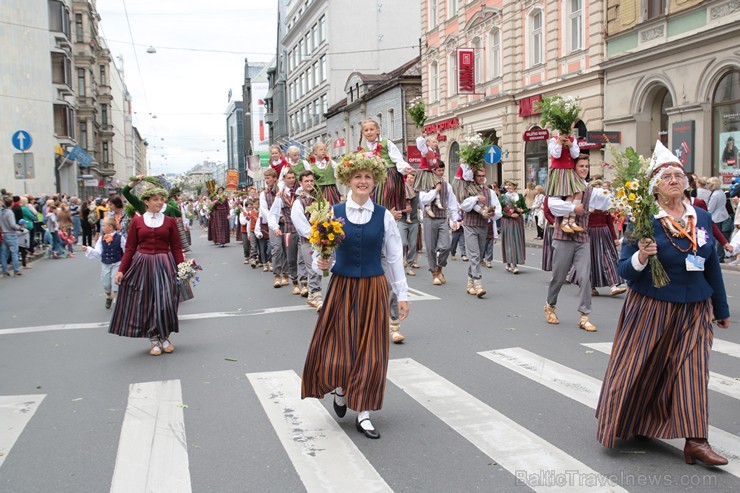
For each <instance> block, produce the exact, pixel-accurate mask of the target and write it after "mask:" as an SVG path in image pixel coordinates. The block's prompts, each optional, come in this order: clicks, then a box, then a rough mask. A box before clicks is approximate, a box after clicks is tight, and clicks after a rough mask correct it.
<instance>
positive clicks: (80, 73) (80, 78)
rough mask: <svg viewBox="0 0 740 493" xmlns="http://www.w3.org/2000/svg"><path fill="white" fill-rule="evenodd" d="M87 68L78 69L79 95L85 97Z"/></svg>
mask: <svg viewBox="0 0 740 493" xmlns="http://www.w3.org/2000/svg"><path fill="white" fill-rule="evenodd" d="M85 94H86V93H85V69H84V68H78V69H77V95H78V96H82V97H85Z"/></svg>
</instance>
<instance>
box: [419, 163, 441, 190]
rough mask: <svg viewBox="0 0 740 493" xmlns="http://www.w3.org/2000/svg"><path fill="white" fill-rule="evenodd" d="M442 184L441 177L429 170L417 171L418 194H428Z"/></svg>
mask: <svg viewBox="0 0 740 493" xmlns="http://www.w3.org/2000/svg"><path fill="white" fill-rule="evenodd" d="M439 182H440V179H439V177H437V175H435V174H434V173H433V172H431V171H430V170H428V169H417V170H416V177H415V178H414V190H416V191H417V192H426V191H429V190H431V189H432V188H434V187H436V186H437V183H439Z"/></svg>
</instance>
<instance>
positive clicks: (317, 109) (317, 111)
mask: <svg viewBox="0 0 740 493" xmlns="http://www.w3.org/2000/svg"><path fill="white" fill-rule="evenodd" d="M320 117H321V103H320V102H319V100H318V99H316V100H314V102H313V124H314V125H318V124H319V121H320V120H321V118H320Z"/></svg>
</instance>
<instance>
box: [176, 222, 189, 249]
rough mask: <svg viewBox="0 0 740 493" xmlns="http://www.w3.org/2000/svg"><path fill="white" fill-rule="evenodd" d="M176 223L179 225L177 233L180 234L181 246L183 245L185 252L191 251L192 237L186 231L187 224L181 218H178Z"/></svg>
mask: <svg viewBox="0 0 740 493" xmlns="http://www.w3.org/2000/svg"><path fill="white" fill-rule="evenodd" d="M175 222H176V223H177V232H178V233H180V244H181V245H182V251H183V252H189V251H190V235H189V234H188V232H187V231H185V224H184V223H183V222H182V218H181V217H176V218H175Z"/></svg>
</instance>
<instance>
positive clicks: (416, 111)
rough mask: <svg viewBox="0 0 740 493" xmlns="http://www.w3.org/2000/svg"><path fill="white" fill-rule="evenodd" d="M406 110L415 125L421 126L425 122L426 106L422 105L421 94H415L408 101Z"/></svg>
mask: <svg viewBox="0 0 740 493" xmlns="http://www.w3.org/2000/svg"><path fill="white" fill-rule="evenodd" d="M406 111H407V112H408V114H409V116H410V117H411V119H412V120H414V123H416V126H417V127H419V128H422V127H423V126H424V124H425V123H426V122H427V114H426V106H424V101H422V100H421V96H417V97H415V98H414V99H412V100H411V101H409V107H408V109H407V110H406Z"/></svg>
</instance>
